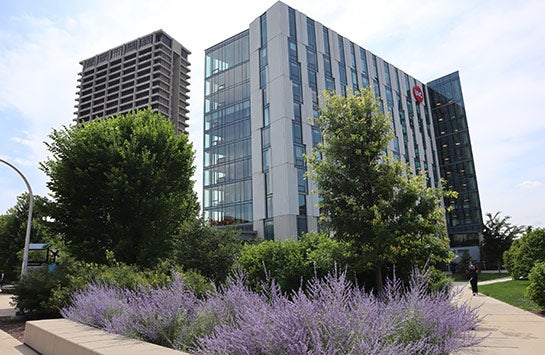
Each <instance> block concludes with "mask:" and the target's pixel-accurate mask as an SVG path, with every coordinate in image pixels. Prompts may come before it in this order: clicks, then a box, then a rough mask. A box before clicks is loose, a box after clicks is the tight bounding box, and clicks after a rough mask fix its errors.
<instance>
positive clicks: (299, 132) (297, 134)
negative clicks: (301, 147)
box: [292, 121, 303, 144]
mask: <svg viewBox="0 0 545 355" xmlns="http://www.w3.org/2000/svg"><path fill="white" fill-rule="evenodd" d="M292 131H293V143H299V144H302V143H303V129H302V127H301V123H300V122H297V121H294V122H292Z"/></svg>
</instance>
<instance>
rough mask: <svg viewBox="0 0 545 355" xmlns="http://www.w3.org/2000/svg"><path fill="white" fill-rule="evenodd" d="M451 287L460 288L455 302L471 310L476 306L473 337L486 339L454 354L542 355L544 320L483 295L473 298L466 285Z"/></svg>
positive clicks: (492, 281) (486, 282)
mask: <svg viewBox="0 0 545 355" xmlns="http://www.w3.org/2000/svg"><path fill="white" fill-rule="evenodd" d="M509 280H511V279H510V278H505V279H497V280H491V281H483V282H479V285H485V284H489V283H494V282H505V281H509ZM455 286H456V287H461V288H463V289H462V293H461V294H460V295H459V301H462V302H469V304H470V305H471V306H472V307H479V309H478V313H479V316H480V317H481V318H482V322H481V324H480V325H479V327H478V328H477V336H487V338H486V339H485V340H484V341H483V342H482V343H481V344H479V345H477V346H475V347H472V348H469V349H465V350H463V351H460V352H457V353H456V354H457V355H462V354H463V355H466V354H493V355H507V354H509V355H511V354H517V355H518V354H524V355H543V354H545V318H544V317H540V316H538V315H536V314H533V313H531V312H528V311H524V310H522V309H520V308H516V307H513V306H511V305H509V304H507V303H504V302H501V301H498V300H496V299H494V298H492V297H488V296H485V295H483V294H478V295H476V296H473V294H472V292H471V288H470V287H469V284H468V283H455Z"/></svg>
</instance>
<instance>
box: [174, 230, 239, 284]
mask: <svg viewBox="0 0 545 355" xmlns="http://www.w3.org/2000/svg"><path fill="white" fill-rule="evenodd" d="M239 236H240V233H239V232H237V231H236V230H235V229H234V228H225V229H218V228H216V227H212V226H210V225H209V224H208V223H206V222H205V221H204V220H202V219H195V220H193V221H190V222H188V223H186V224H184V226H182V228H181V230H180V232H179V236H178V239H177V244H176V247H175V249H174V250H175V260H176V261H177V263H178V264H180V265H182V266H183V268H184V270H196V271H198V272H199V273H200V274H201V275H203V276H205V277H207V278H209V279H211V280H213V281H215V282H222V281H225V279H226V278H227V276H228V274H229V271H230V270H231V268H232V266H233V264H234V262H235V260H236V258H237V257H238V255H239V254H240V251H241V249H242V241H241V240H240V239H239Z"/></svg>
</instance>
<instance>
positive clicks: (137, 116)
mask: <svg viewBox="0 0 545 355" xmlns="http://www.w3.org/2000/svg"><path fill="white" fill-rule="evenodd" d="M49 137H50V139H51V142H50V143H47V147H48V149H49V151H50V152H51V155H52V156H51V157H50V158H49V159H48V160H47V161H45V162H44V163H42V164H41V168H42V169H43V171H44V172H45V173H46V174H47V175H48V176H49V179H50V180H49V182H48V183H47V186H48V187H49V189H50V191H51V192H52V197H53V199H54V203H53V204H52V209H51V215H52V217H53V218H54V221H55V223H54V227H55V230H56V231H58V232H59V233H60V234H61V235H62V237H63V238H64V240H65V242H66V246H67V248H68V249H69V251H70V253H71V254H72V255H73V256H74V257H76V258H77V259H78V260H83V261H87V262H98V263H104V262H105V261H106V251H107V250H110V251H112V252H114V254H115V256H116V258H117V259H118V260H119V261H120V262H124V263H127V264H138V265H141V266H153V265H154V264H155V263H156V262H157V261H158V260H160V259H163V258H167V257H169V255H170V254H171V253H172V247H173V246H174V243H175V238H176V231H177V230H178V228H179V227H180V226H181V224H182V223H183V222H184V221H185V220H187V219H189V218H191V219H192V218H195V216H196V213H197V212H196V211H197V202H196V197H195V194H194V192H193V181H192V175H193V172H194V167H193V159H194V153H193V151H192V146H191V144H190V143H189V142H188V137H187V135H185V134H180V135H177V134H176V133H175V130H174V127H173V125H172V123H171V122H170V121H169V120H168V119H165V118H164V117H162V116H161V115H159V114H157V113H154V112H152V111H151V110H149V109H148V110H145V111H139V112H136V113H129V114H126V115H119V116H117V117H111V118H108V119H103V120H94V121H91V122H87V123H85V124H82V125H77V126H73V127H63V129H61V130H53V133H51V134H50V136H49Z"/></svg>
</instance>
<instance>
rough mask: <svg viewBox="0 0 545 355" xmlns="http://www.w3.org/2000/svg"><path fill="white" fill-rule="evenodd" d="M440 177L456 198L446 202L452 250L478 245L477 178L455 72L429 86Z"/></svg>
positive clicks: (480, 218) (479, 205)
mask: <svg viewBox="0 0 545 355" xmlns="http://www.w3.org/2000/svg"><path fill="white" fill-rule="evenodd" d="M428 89H429V90H428V91H429V93H430V100H431V104H432V110H431V111H432V116H433V126H434V129H435V137H436V142H437V150H438V156H439V168H440V170H441V176H442V177H443V178H444V179H446V181H447V187H448V189H450V190H454V191H457V192H458V198H457V199H447V200H445V205H446V206H450V208H451V209H450V211H449V212H447V228H448V233H449V237H450V243H451V247H458V246H476V245H479V237H480V233H481V232H482V229H483V223H482V212H481V203H480V199H479V190H478V188H477V176H476V174H475V166H474V162H473V153H472V149H471V141H470V139H469V129H468V126H467V118H466V113H465V108H464V101H463V97H462V89H461V85H460V78H459V76H458V73H457V72H455V73H452V74H449V75H447V76H445V77H442V78H439V79H437V80H434V81H432V82H431V83H428Z"/></svg>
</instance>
